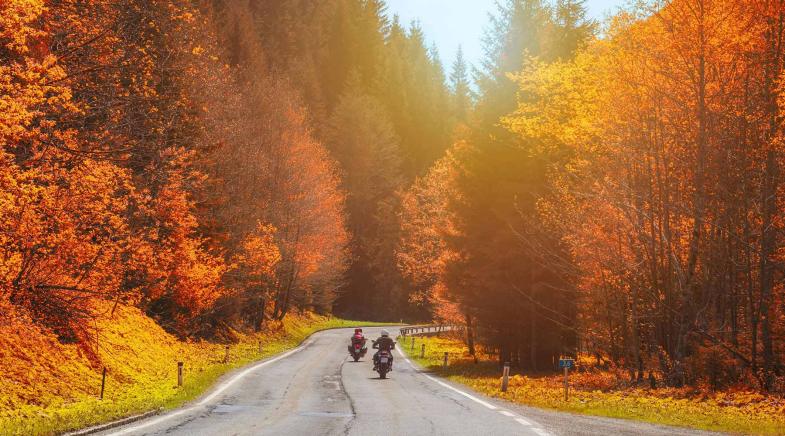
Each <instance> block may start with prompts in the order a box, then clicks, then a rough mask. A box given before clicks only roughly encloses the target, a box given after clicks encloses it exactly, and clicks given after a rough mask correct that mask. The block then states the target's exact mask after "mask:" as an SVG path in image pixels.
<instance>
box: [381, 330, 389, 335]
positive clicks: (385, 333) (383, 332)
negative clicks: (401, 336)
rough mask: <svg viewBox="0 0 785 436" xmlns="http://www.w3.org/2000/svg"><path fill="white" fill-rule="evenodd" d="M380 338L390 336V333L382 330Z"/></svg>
mask: <svg viewBox="0 0 785 436" xmlns="http://www.w3.org/2000/svg"><path fill="white" fill-rule="evenodd" d="M382 336H390V333H388V332H387V330H382Z"/></svg>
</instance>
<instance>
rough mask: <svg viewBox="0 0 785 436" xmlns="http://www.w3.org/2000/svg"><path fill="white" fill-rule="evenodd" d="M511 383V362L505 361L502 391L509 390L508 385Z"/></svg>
mask: <svg viewBox="0 0 785 436" xmlns="http://www.w3.org/2000/svg"><path fill="white" fill-rule="evenodd" d="M509 383H510V362H504V370H503V371H502V392H507V386H508V385H509Z"/></svg>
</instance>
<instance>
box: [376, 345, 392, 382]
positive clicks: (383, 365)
mask: <svg viewBox="0 0 785 436" xmlns="http://www.w3.org/2000/svg"><path fill="white" fill-rule="evenodd" d="M390 370H392V356H391V355H390V352H389V351H387V350H382V351H379V362H378V363H377V364H376V372H378V373H379V378H381V379H385V378H387V373H388V372H390Z"/></svg>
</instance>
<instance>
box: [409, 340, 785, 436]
mask: <svg viewBox="0 0 785 436" xmlns="http://www.w3.org/2000/svg"><path fill="white" fill-rule="evenodd" d="M411 341H412V339H411V337H407V338H403V337H401V338H399V342H398V343H399V344H400V348H401V349H402V350H404V351H405V352H406V353H407V354H408V355H409V357H410V359H411V360H413V361H414V362H416V363H417V364H418V365H420V366H421V367H423V368H425V369H427V370H429V371H431V372H433V373H435V374H438V375H440V376H442V377H444V378H446V379H448V380H451V381H453V382H456V383H460V384H464V385H466V386H469V387H471V388H472V389H474V390H476V391H478V392H482V393H484V394H486V395H489V396H491V397H495V398H500V399H504V400H508V401H512V402H516V403H520V404H525V405H529V406H534V407H540V408H545V409H552V410H559V411H565V412H572V413H580V414H585V415H595V416H604V417H610V418H622V419H631V420H636V421H643V422H650V423H655V424H663V425H673V426H679V427H689V428H695V429H701V430H712V431H723V432H730V433H736V434H757V435H785V399H783V398H782V397H778V396H773V395H763V394H760V393H757V392H744V391H737V392H725V393H722V392H719V393H714V394H706V393H703V394H700V395H695V394H694V393H690V392H691V391H689V390H688V389H681V390H678V389H670V388H663V389H655V390H651V389H647V388H628V389H622V390H614V389H607V387H608V386H610V385H612V383H611V379H613V377H614V376H613V375H612V374H610V373H607V372H606V373H588V372H587V373H580V374H576V375H574V376H573V377H572V379H571V380H572V382H571V386H572V388H571V395H570V399H569V400H568V401H564V391H563V387H562V384H561V382H562V376H561V375H559V374H546V375H537V376H525V375H522V374H515V372H514V371H513V373H512V374H511V377H510V384H509V388H508V390H507V392H504V393H502V392H501V391H500V385H501V373H500V370H499V368H498V365H497V363H496V362H495V361H492V359H491V358H490V357H489V356H484V358H481V359H480V362H479V364H474V361H473V359H472V358H471V357H470V356H469V355H468V352H467V349H466V347H465V346H464V345H463V343H462V341H461V340H460V339H457V338H449V337H444V338H437V337H430V338H422V337H417V338H416V339H414V341H415V346H414V349H412V348H411ZM422 344H425V349H426V353H425V357H424V358H421V357H420V350H421V345H422ZM445 351H446V352H448V353H449V365H448V368H447V369H446V370H445V369H443V367H442V363H443V359H444V352H445ZM600 386H603V387H604V388H603V389H601V388H600Z"/></svg>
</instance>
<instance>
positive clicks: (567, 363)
mask: <svg viewBox="0 0 785 436" xmlns="http://www.w3.org/2000/svg"><path fill="white" fill-rule="evenodd" d="M573 366H575V360H573V359H559V368H572V367H573Z"/></svg>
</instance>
